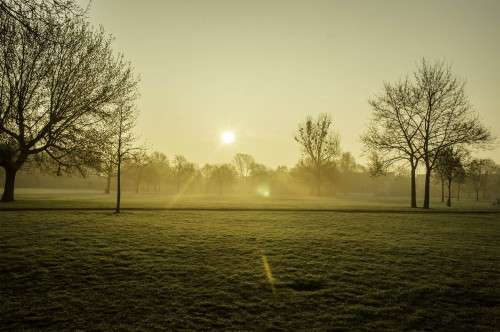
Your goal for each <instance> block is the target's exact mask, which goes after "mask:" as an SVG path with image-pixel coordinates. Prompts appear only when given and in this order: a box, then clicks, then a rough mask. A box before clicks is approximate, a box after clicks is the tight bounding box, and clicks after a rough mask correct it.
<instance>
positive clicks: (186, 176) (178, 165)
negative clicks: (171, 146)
mask: <svg viewBox="0 0 500 332" xmlns="http://www.w3.org/2000/svg"><path fill="white" fill-rule="evenodd" d="M195 171H196V169H195V166H194V164H193V163H190V162H188V161H187V159H186V158H185V157H184V156H181V155H176V156H174V159H173V160H172V173H173V174H172V175H173V177H174V181H175V187H176V190H177V193H180V191H181V187H182V185H187V184H189V183H188V182H190V181H191V180H192V179H193V177H194V175H195Z"/></svg>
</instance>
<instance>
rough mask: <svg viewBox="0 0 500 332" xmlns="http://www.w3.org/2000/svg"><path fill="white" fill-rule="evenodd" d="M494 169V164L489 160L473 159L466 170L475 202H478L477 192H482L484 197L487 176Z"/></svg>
mask: <svg viewBox="0 0 500 332" xmlns="http://www.w3.org/2000/svg"><path fill="white" fill-rule="evenodd" d="M494 168H495V163H494V161H493V160H491V159H473V160H472V161H471V162H470V164H469V166H468V168H467V175H468V176H469V178H470V179H471V182H472V186H473V188H474V192H475V194H476V201H479V192H480V191H481V190H483V197H484V196H485V192H486V188H487V182H488V174H489V173H490V172H491V171H492V170H493V169H494Z"/></svg>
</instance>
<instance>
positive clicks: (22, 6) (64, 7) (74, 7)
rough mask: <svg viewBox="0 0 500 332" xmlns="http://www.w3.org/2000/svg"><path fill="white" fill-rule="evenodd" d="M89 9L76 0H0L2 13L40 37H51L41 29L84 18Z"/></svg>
mask: <svg viewBox="0 0 500 332" xmlns="http://www.w3.org/2000/svg"><path fill="white" fill-rule="evenodd" d="M89 5H90V1H89ZM87 10H88V6H87V8H86V9H83V8H82V7H80V6H79V5H78V4H77V3H76V2H75V1H74V0H0V13H1V14H3V15H5V16H6V17H8V18H9V19H13V20H15V21H16V22H17V23H19V24H20V25H21V26H22V27H23V28H24V29H26V31H27V32H28V33H30V34H32V35H33V37H38V38H48V37H50V36H48V35H46V34H44V33H42V32H41V31H40V30H43V29H46V28H48V27H50V28H54V27H56V26H58V25H61V24H65V23H68V22H69V21H71V20H73V19H74V18H76V17H78V18H82V17H83V16H84V15H85V13H86V12H87Z"/></svg>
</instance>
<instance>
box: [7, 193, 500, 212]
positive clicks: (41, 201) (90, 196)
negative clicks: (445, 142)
mask: <svg viewBox="0 0 500 332" xmlns="http://www.w3.org/2000/svg"><path fill="white" fill-rule="evenodd" d="M114 204H115V196H114V193H111V194H108V195H106V194H104V193H102V192H101V191H82V190H60V189H59V190H57V189H25V188H21V189H18V190H17V191H16V201H15V202H12V203H7V204H6V203H2V204H0V210H2V209H112V208H113V207H114ZM419 205H420V206H422V202H419ZM408 206H409V199H408V197H387V196H373V195H364V196H363V195H338V196H334V197H311V196H305V197H304V196H274V195H271V196H270V197H259V196H256V195H249V196H242V195H237V196H235V195H233V196H231V195H228V196H218V195H178V196H177V195H165V194H157V193H140V194H135V193H131V192H124V193H123V198H122V207H123V208H125V209H127V208H129V209H146V210H147V209H224V210H228V209H285V210H289V209H292V210H328V209H334V210H356V211H359V210H362V211H372V210H393V211H404V210H412V209H410V208H408ZM432 208H433V209H434V210H442V211H459V212H462V211H464V210H473V211H477V210H496V211H500V207H499V206H493V205H492V200H481V201H478V202H476V201H475V200H473V199H462V200H461V201H454V202H453V207H452V208H451V209H450V208H448V207H446V206H445V204H444V203H441V202H440V200H439V198H434V200H433V201H432Z"/></svg>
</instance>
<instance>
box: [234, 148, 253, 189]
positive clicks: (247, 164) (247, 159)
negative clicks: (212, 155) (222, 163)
mask: <svg viewBox="0 0 500 332" xmlns="http://www.w3.org/2000/svg"><path fill="white" fill-rule="evenodd" d="M233 162H234V165H235V167H236V171H237V172H238V176H239V177H240V178H241V179H242V180H243V182H246V179H247V178H248V177H249V176H250V172H251V169H252V164H254V163H255V159H254V158H253V157H252V156H251V155H248V154H245V153H237V154H236V155H235V156H234V160H233Z"/></svg>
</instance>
